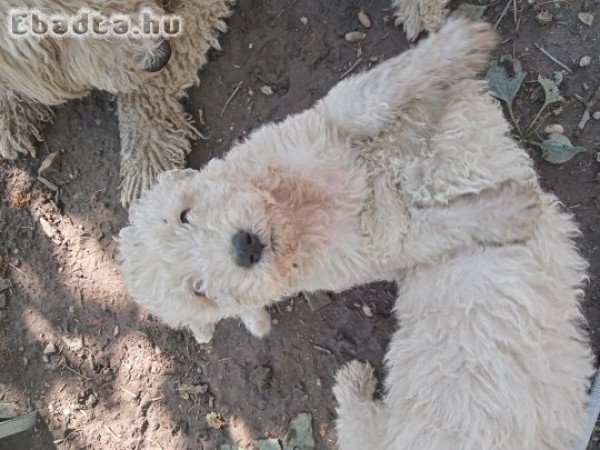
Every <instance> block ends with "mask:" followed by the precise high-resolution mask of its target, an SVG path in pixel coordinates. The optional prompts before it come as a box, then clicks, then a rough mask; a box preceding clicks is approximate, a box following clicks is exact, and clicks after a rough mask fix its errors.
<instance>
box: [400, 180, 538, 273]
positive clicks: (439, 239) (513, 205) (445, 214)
mask: <svg viewBox="0 0 600 450" xmlns="http://www.w3.org/2000/svg"><path fill="white" fill-rule="evenodd" d="M541 210H542V200H541V198H540V193H539V191H538V190H537V189H535V188H534V187H532V186H529V185H527V184H523V183H518V182H514V181H507V182H505V183H502V184H501V185H500V186H498V187H496V188H490V189H486V190H484V191H482V192H480V193H479V194H468V195H464V196H462V197H459V198H458V199H456V200H454V201H453V202H452V203H450V204H449V205H448V206H446V207H432V208H424V209H419V210H415V211H413V212H412V223H411V228H410V230H409V234H408V236H407V237H406V239H405V241H404V245H403V248H402V252H401V253H402V258H403V259H402V262H401V265H402V266H412V265H417V264H431V263H434V262H436V261H437V260H438V259H439V257H440V256H442V255H447V254H451V253H453V252H456V251H460V250H464V249H468V248H471V247H475V246H477V245H481V244H484V245H485V244H488V245H490V244H491V245H503V244H510V243H517V242H524V241H526V240H527V239H529V238H530V237H531V236H532V235H533V233H534V232H535V230H536V229H537V224H538V219H539V216H540V214H541Z"/></svg>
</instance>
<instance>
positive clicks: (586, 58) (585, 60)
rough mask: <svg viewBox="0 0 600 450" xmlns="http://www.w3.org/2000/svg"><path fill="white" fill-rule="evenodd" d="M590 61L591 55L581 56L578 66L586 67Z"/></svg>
mask: <svg viewBox="0 0 600 450" xmlns="http://www.w3.org/2000/svg"><path fill="white" fill-rule="evenodd" d="M591 62H592V57H591V56H588V55H586V56H582V57H581V59H580V60H579V67H587V66H589V65H590V63H591Z"/></svg>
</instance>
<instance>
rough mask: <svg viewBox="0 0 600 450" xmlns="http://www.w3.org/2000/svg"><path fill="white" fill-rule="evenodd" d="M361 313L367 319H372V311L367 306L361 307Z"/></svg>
mask: <svg viewBox="0 0 600 450" xmlns="http://www.w3.org/2000/svg"><path fill="white" fill-rule="evenodd" d="M362 312H363V314H364V315H365V316H367V317H373V311H371V307H370V306H369V305H362Z"/></svg>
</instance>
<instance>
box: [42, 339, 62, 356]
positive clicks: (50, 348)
mask: <svg viewBox="0 0 600 450" xmlns="http://www.w3.org/2000/svg"><path fill="white" fill-rule="evenodd" d="M57 351H58V349H57V348H56V345H54V344H53V343H52V342H48V345H46V347H45V348H44V351H43V352H42V353H43V354H44V355H46V356H49V355H54V354H55V353H56V352H57Z"/></svg>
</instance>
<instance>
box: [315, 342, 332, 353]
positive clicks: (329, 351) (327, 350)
mask: <svg viewBox="0 0 600 450" xmlns="http://www.w3.org/2000/svg"><path fill="white" fill-rule="evenodd" d="M313 347H314V348H316V349H317V350H319V351H320V352H323V353H325V354H326V355H331V354H332V352H331V350H329V349H327V348H323V347H319V346H318V345H315V344H313Z"/></svg>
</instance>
